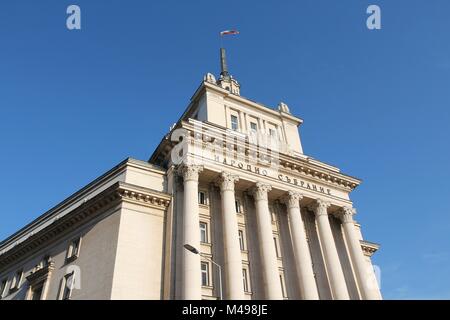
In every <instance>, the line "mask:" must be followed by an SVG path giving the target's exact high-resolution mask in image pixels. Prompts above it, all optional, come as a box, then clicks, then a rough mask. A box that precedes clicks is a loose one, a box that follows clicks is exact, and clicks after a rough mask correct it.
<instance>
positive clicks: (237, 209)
mask: <svg viewBox="0 0 450 320" xmlns="http://www.w3.org/2000/svg"><path fill="white" fill-rule="evenodd" d="M234 206H235V208H236V213H242V207H241V201H239V200H238V199H236V200H235V201H234Z"/></svg>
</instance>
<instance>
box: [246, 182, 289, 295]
mask: <svg viewBox="0 0 450 320" xmlns="http://www.w3.org/2000/svg"><path fill="white" fill-rule="evenodd" d="M271 189H272V187H271V186H269V185H266V184H263V183H259V182H258V183H256V186H255V187H254V188H253V189H252V193H253V197H254V199H255V208H256V225H257V233H258V239H259V248H260V253H261V262H262V265H261V271H262V274H263V281H264V291H265V298H266V299H270V300H277V299H283V291H282V289H281V282H280V275H279V271H278V259H277V255H276V251H275V245H274V242H273V231H272V218H271V216H270V211H269V203H268V199H267V193H268V192H269V191H270V190H271Z"/></svg>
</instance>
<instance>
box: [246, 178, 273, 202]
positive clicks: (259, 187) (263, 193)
mask: <svg viewBox="0 0 450 320" xmlns="http://www.w3.org/2000/svg"><path fill="white" fill-rule="evenodd" d="M270 190H272V186H270V185H268V184H265V183H262V182H257V183H256V185H255V186H254V187H253V188H252V189H251V194H252V195H253V197H255V200H267V193H268V192H269V191H270Z"/></svg>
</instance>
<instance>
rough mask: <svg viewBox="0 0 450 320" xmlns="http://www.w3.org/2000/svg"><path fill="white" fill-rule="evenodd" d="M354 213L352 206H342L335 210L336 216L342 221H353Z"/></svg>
mask: <svg viewBox="0 0 450 320" xmlns="http://www.w3.org/2000/svg"><path fill="white" fill-rule="evenodd" d="M355 213H356V210H355V208H352V207H342V208H341V209H340V210H339V211H338V212H337V214H336V215H337V217H338V218H339V219H341V221H342V223H354V221H353V215H354V214H355Z"/></svg>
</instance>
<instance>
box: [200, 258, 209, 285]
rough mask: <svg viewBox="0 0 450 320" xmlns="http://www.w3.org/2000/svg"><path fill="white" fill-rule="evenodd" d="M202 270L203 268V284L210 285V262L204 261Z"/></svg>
mask: <svg viewBox="0 0 450 320" xmlns="http://www.w3.org/2000/svg"><path fill="white" fill-rule="evenodd" d="M201 270H202V286H209V263H208V262H202V263H201Z"/></svg>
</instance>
